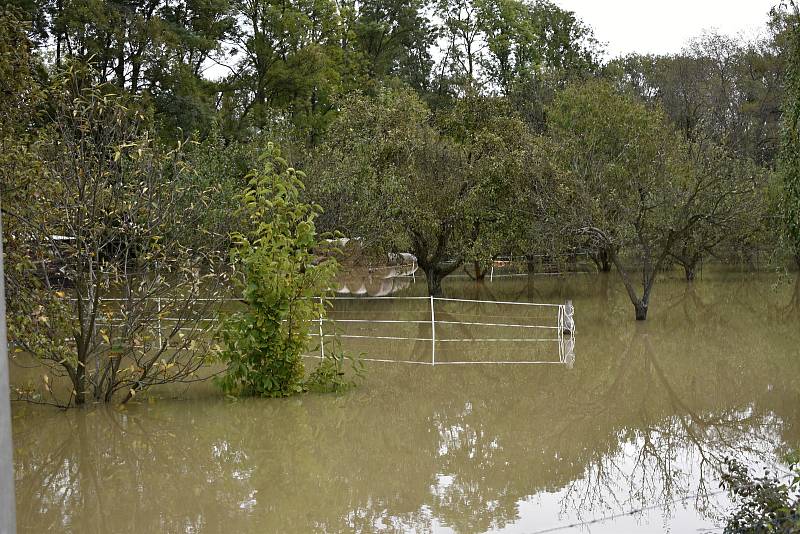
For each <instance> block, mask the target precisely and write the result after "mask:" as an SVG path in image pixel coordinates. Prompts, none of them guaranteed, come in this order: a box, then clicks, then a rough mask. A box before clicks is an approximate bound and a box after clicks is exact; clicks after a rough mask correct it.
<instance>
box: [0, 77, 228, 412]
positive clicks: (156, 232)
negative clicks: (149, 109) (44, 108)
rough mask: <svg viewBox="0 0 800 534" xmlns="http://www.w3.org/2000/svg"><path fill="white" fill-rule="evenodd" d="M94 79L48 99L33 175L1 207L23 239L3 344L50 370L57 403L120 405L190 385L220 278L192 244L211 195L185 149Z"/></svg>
mask: <svg viewBox="0 0 800 534" xmlns="http://www.w3.org/2000/svg"><path fill="white" fill-rule="evenodd" d="M92 78H93V72H91V71H87V70H83V69H74V70H68V71H67V72H66V74H65V75H64V76H62V77H60V78H59V79H58V80H57V82H56V83H55V84H54V86H53V87H52V88H50V90H49V91H48V102H47V103H48V109H49V111H48V116H47V119H48V122H47V126H46V127H45V128H43V129H42V130H41V131H40V132H39V133H38V134H37V137H38V142H37V145H36V151H35V153H32V154H31V156H32V157H35V158H36V160H37V163H38V165H39V167H40V173H39V174H36V175H29V177H28V178H29V179H28V180H27V181H26V182H24V183H23V184H21V188H22V189H21V190H20V191H19V192H18V196H17V198H18V199H24V201H23V202H20V203H18V204H14V205H7V204H6V205H4V210H5V209H8V210H9V212H10V213H13V217H14V218H15V219H16V224H15V226H14V228H13V230H12V231H13V232H14V235H13V236H12V237H13V239H15V240H17V241H19V242H22V243H24V244H25V251H26V254H25V258H24V261H23V259H22V258H20V261H19V262H18V263H15V264H14V265H10V266H9V267H10V268H11V269H17V270H18V272H19V273H20V274H21V276H20V278H21V282H20V284H19V285H18V287H17V288H16V289H15V290H16V291H17V295H16V297H15V299H14V302H13V306H12V308H11V311H12V313H11V314H10V316H9V318H10V322H9V337H10V339H11V341H12V343H14V344H15V345H16V346H17V347H18V348H19V349H22V350H25V351H27V352H29V353H31V354H33V355H34V356H36V357H37V358H39V359H40V360H41V361H42V363H44V365H45V366H46V367H47V368H48V369H49V371H48V372H49V373H51V374H52V375H56V376H66V378H67V379H68V381H69V384H70V385H69V387H68V388H67V392H66V394H64V395H63V396H62V395H59V393H61V392H60V391H59V389H58V388H57V387H54V386H53V385H52V384H53V381H52V380H51V378H50V375H47V374H46V375H45V376H44V380H45V384H44V385H45V389H46V390H47V391H49V392H50V394H51V396H50V397H47V396H46V397H44V398H39V399H38V400H40V401H43V402H53V403H56V404H59V405H64V406H66V405H69V404H71V403H74V404H78V405H80V404H84V403H86V402H89V401H95V402H110V401H112V399H113V398H115V395H116V394H117V393H119V394H120V395H121V397H120V399H121V401H122V402H126V401H127V400H129V399H130V398H132V397H133V396H134V395H135V394H136V393H138V392H140V391H142V390H144V389H146V388H148V387H150V386H153V385H156V384H163V383H171V382H191V381H195V380H198V379H200V378H201V377H200V376H198V374H197V372H198V371H199V369H200V367H201V366H202V365H203V364H204V363H205V361H206V360H205V356H206V355H207V354H208V353H209V351H210V350H211V343H212V339H211V337H210V336H209V331H210V330H211V327H212V326H213V322H209V321H208V318H210V317H213V316H214V315H215V310H216V307H217V306H218V304H219V297H220V294H219V290H220V286H221V285H223V284H224V280H225V272H224V270H222V271H221V270H220V268H221V262H220V258H219V257H218V256H217V251H218V250H219V249H220V248H221V247H220V246H219V244H216V246H212V247H205V248H193V247H192V246H190V244H191V245H194V244H196V243H198V242H199V241H198V240H195V239H192V234H193V233H194V232H195V231H200V229H198V228H197V226H198V222H199V221H200V220H201V218H202V216H203V214H204V211H205V209H206V206H205V204H204V202H205V201H206V200H207V197H206V195H205V194H204V192H203V191H202V190H201V189H200V188H198V187H196V186H194V185H192V182H191V181H190V180H188V179H186V178H185V175H186V174H190V173H191V169H189V168H188V167H187V166H186V164H185V163H184V161H183V159H182V155H181V150H180V147H178V149H176V150H173V151H170V152H166V153H165V152H163V151H161V150H159V149H158V148H156V147H155V146H154V143H153V141H152V140H151V139H150V137H149V130H148V128H147V125H146V122H145V120H144V117H143V116H142V115H141V114H140V113H139V112H138V111H136V103H135V102H133V101H129V100H127V99H125V98H123V97H120V96H118V95H116V94H114V93H113V92H110V91H111V90H112V89H111V88H109V87H108V86H106V85H102V84H100V85H95V84H92V83H91V80H92Z"/></svg>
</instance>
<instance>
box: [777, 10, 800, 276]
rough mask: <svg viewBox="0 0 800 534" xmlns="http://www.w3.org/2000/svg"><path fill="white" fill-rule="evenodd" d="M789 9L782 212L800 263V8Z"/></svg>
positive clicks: (789, 241)
mask: <svg viewBox="0 0 800 534" xmlns="http://www.w3.org/2000/svg"><path fill="white" fill-rule="evenodd" d="M789 5H790V9H789V10H788V13H786V15H785V16H786V19H787V32H788V35H787V43H786V51H785V53H786V57H787V66H786V76H785V84H786V94H785V97H784V109H783V146H782V149H781V154H780V167H779V168H780V173H781V177H782V178H783V195H782V198H781V204H780V208H781V216H782V218H783V223H784V228H785V237H786V241H787V248H788V251H789V253H790V254H792V255H793V256H794V258H795V260H796V261H797V264H798V265H800V10H798V7H797V4H795V3H794V2H793V1H791V2H789Z"/></svg>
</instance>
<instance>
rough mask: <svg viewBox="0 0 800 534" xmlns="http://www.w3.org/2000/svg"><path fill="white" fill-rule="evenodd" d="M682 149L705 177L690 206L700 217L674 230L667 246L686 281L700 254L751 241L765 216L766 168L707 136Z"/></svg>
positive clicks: (737, 247)
mask: <svg viewBox="0 0 800 534" xmlns="http://www.w3.org/2000/svg"><path fill="white" fill-rule="evenodd" d="M688 151H689V153H688V158H689V161H690V164H691V165H692V166H693V167H695V168H696V169H697V171H696V172H698V173H700V174H702V175H704V176H707V177H710V179H709V180H708V182H709V183H708V186H707V189H706V190H705V191H704V194H702V195H699V196H698V202H697V206H696V207H695V210H696V211H697V212H702V213H704V214H705V215H704V217H703V218H702V219H701V220H699V221H698V224H696V225H693V226H692V227H691V228H687V230H686V232H685V233H683V234H681V235H680V236H678V238H677V239H676V240H675V243H674V245H673V249H672V251H671V252H670V256H671V257H672V259H674V260H675V262H676V263H677V264H678V265H680V266H681V267H682V268H683V270H684V275H685V277H686V280H687V281H689V282H691V281H692V280H694V278H695V274H696V271H697V266H698V264H699V263H700V262H701V261H702V260H703V259H705V258H706V257H708V256H714V255H718V252H719V251H720V250H721V249H723V248H725V247H727V249H728V250H730V251H734V252H744V253H746V252H748V251H747V250H746V248H747V247H750V248H754V247H755V241H756V240H757V238H758V236H759V234H761V233H762V232H765V226H766V222H767V202H766V200H767V188H766V183H767V180H766V174H767V173H766V172H765V171H764V169H763V168H761V167H760V166H758V165H756V164H755V163H754V162H752V161H750V160H747V159H745V158H736V157H734V156H733V155H732V154H730V153H729V152H728V150H726V149H725V148H723V147H720V146H718V145H716V144H714V143H713V142H709V141H701V140H698V141H697V142H695V143H692V144H690V145H689V146H688Z"/></svg>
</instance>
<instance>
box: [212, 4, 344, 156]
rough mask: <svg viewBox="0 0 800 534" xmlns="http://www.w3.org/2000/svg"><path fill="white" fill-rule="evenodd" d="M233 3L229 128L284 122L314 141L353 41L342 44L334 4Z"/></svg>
mask: <svg viewBox="0 0 800 534" xmlns="http://www.w3.org/2000/svg"><path fill="white" fill-rule="evenodd" d="M235 9H236V13H237V17H238V19H239V20H240V21H241V27H240V31H239V34H238V35H237V38H236V42H237V50H239V51H240V52H241V53H242V54H243V57H242V59H241V60H240V63H239V65H238V66H237V69H236V72H235V73H233V74H232V75H231V76H229V77H228V78H226V80H225V83H226V85H227V86H228V89H226V94H225V98H226V99H228V100H231V102H230V103H229V104H227V105H229V106H231V111H232V112H233V113H234V114H235V117H236V119H237V120H236V122H235V125H236V128H238V129H244V130H245V131H250V132H253V131H259V130H263V129H265V128H269V127H270V126H271V124H272V123H277V122H281V121H289V122H290V123H291V124H292V125H293V127H294V128H295V130H296V132H297V134H298V137H299V138H300V139H301V140H303V141H304V142H307V143H310V144H312V145H313V144H314V143H315V142H316V141H317V139H318V137H319V135H320V134H321V133H322V132H323V131H324V129H325V128H326V127H327V125H328V123H329V122H330V121H331V120H332V119H333V117H334V115H335V113H334V112H335V109H334V107H333V99H334V97H335V96H336V95H338V94H339V93H340V92H341V88H342V85H343V83H344V82H345V81H346V80H345V78H347V77H348V76H349V74H350V73H349V70H350V69H349V66H348V63H347V59H348V55H349V54H351V53H352V47H350V46H348V47H347V48H346V49H344V48H342V44H343V43H344V42H346V40H345V39H344V35H343V30H344V27H343V25H342V23H341V22H342V21H341V18H340V17H339V13H338V7H337V4H336V3H335V2H333V1H332V0H296V1H295V0H293V1H288V2H284V1H277V0H239V1H237V2H235ZM223 105H225V104H223ZM248 127H252V128H248Z"/></svg>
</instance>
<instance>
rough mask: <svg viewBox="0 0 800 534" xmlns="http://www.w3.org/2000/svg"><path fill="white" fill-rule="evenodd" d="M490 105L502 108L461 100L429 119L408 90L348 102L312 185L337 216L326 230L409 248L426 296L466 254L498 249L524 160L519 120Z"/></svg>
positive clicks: (479, 255) (318, 161)
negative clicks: (498, 235) (500, 230)
mask: <svg viewBox="0 0 800 534" xmlns="http://www.w3.org/2000/svg"><path fill="white" fill-rule="evenodd" d="M462 106H467V107H471V108H475V109H470V110H465V109H464V108H463V107H462ZM482 107H483V108H484V109H483V110H482V111H479V110H478V108H482ZM492 109H494V110H495V111H497V110H498V109H500V108H498V107H496V106H494V105H493V104H492V103H491V102H490V101H486V100H484V99H482V98H481V97H475V99H474V100H470V99H469V98H468V99H466V100H465V101H464V102H462V103H461V104H460V105H459V106H457V107H456V108H455V109H454V110H452V112H450V113H448V114H447V115H443V116H440V117H438V121H436V122H437V124H436V126H434V125H432V123H433V119H432V117H431V115H430V113H429V111H428V109H427V108H426V107H425V105H424V104H423V103H422V102H421V101H420V100H419V98H418V97H417V96H416V95H414V94H413V93H412V92H411V91H408V90H404V89H403V90H384V91H382V92H380V93H379V94H378V95H377V96H376V97H374V98H372V97H365V96H355V97H353V98H351V99H349V100H347V101H345V102H344V103H343V105H342V113H341V116H340V118H339V120H337V121H336V122H335V123H334V125H333V127H332V130H331V132H330V134H329V136H328V139H327V141H326V142H325V143H324V145H323V146H322V147H321V149H320V150H319V151H318V153H317V155H316V157H315V162H314V169H315V173H314V175H315V179H314V180H313V181H310V182H309V185H310V189H311V190H312V191H313V196H314V198H318V199H320V201H321V202H322V203H323V205H325V206H326V208H328V209H329V212H331V213H334V214H335V215H334V217H332V218H331V219H329V220H327V221H326V224H328V225H329V227H328V229H335V230H339V231H341V232H343V233H344V234H345V235H347V236H350V237H361V238H363V239H364V241H365V244H366V246H367V247H373V248H379V249H381V250H383V251H409V252H411V253H412V254H414V255H415V256H416V257H417V260H418V263H419V266H420V268H421V269H422V270H423V271H424V272H425V275H426V278H427V281H428V291H429V292H430V294H431V295H439V294H441V291H442V288H441V282H442V279H443V278H444V277H445V276H447V275H448V274H450V273H451V272H453V271H454V270H455V269H457V268H458V267H459V266H460V265H461V264H462V263H463V262H464V261H467V260H470V261H474V260H478V259H481V258H483V259H485V258H491V257H492V255H493V254H495V253H496V252H498V251H499V250H500V249H499V247H501V246H502V244H501V243H500V242H499V241H498V240H497V239H495V237H494V236H495V235H496V232H495V231H496V230H497V228H498V226H502V223H503V220H504V219H505V217H506V215H505V214H504V211H508V208H509V205H510V204H511V202H510V201H509V200H510V196H509V195H510V191H511V187H510V186H511V185H512V184H513V183H514V181H513V177H514V176H518V175H520V173H521V172H523V171H527V169H526V165H525V164H526V162H528V161H529V157H528V156H527V155H526V149H527V148H529V147H528V146H527V144H526V142H527V140H528V139H529V138H528V135H527V130H526V128H525V126H524V125H523V123H522V122H521V121H519V120H517V119H515V118H513V117H512V116H508V115H503V114H500V115H496V114H495V113H493V112H492ZM489 234H491V235H489ZM476 247H481V248H480V250H478V249H477V248H476Z"/></svg>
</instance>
